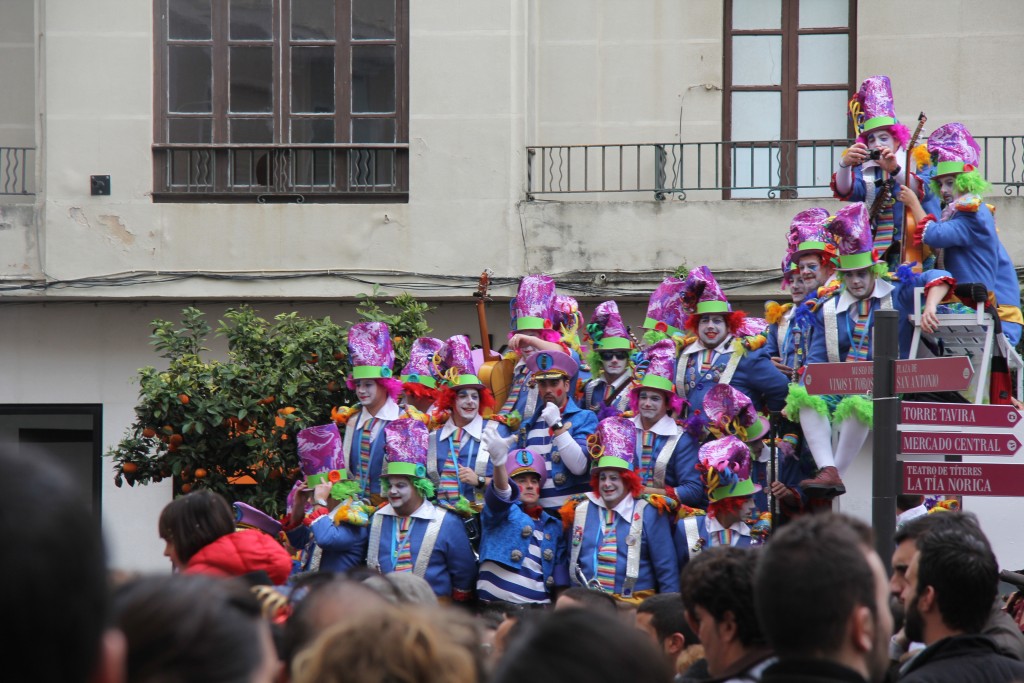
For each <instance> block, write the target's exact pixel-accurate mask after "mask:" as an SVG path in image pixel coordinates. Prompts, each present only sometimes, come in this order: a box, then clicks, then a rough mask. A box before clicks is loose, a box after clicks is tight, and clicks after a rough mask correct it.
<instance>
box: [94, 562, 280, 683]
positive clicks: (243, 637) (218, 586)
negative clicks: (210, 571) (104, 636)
mask: <svg viewBox="0 0 1024 683" xmlns="http://www.w3.org/2000/svg"><path fill="white" fill-rule="evenodd" d="M114 617H115V619H116V621H117V624H118V625H119V626H120V628H121V630H123V631H124V633H125V635H126V636H127V639H128V666H127V679H128V680H129V681H131V682H132V683H270V682H271V681H275V680H276V679H277V676H278V673H279V672H280V669H281V663H280V661H279V660H278V658H277V651H276V649H275V647H274V642H273V639H272V637H271V630H270V622H269V621H268V620H267V619H265V618H264V617H263V613H262V609H261V605H260V603H259V601H258V600H257V599H256V597H255V596H254V595H253V594H252V592H251V591H250V590H249V589H248V587H247V586H246V585H245V583H244V582H242V581H239V580H236V579H222V578H213V577H207V576H198V575H188V574H174V575H170V576H147V577H142V578H139V579H136V580H134V581H129V582H127V583H125V584H123V585H122V586H120V587H119V588H118V589H117V591H116V593H115V594H114Z"/></svg>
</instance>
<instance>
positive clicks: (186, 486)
mask: <svg viewBox="0 0 1024 683" xmlns="http://www.w3.org/2000/svg"><path fill="white" fill-rule="evenodd" d="M191 490H192V484H182V485H181V492H182V493H188V492H189V491H191Z"/></svg>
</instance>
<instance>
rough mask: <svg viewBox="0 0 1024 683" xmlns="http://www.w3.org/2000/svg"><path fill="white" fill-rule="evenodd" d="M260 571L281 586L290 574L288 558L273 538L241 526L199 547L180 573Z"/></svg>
mask: <svg viewBox="0 0 1024 683" xmlns="http://www.w3.org/2000/svg"><path fill="white" fill-rule="evenodd" d="M260 570H263V571H265V572H266V573H267V574H268V575H269V576H270V580H271V581H273V582H274V583H275V584H277V585H281V584H283V583H284V582H285V581H287V580H288V575H289V574H290V573H291V570H292V558H291V556H289V555H288V551H287V550H285V549H284V547H283V546H282V545H281V544H280V543H278V542H277V541H276V540H275V539H274V538H272V537H270V536H268V535H267V534H265V533H263V532H262V531H257V530H256V529H244V530H242V531H236V532H235V533H233V534H228V535H227V536H221V537H220V538H218V539H217V540H216V541H214V542H213V543H211V544H209V545H207V546H204V547H203V548H201V549H200V550H199V552H197V553H196V554H195V555H193V556H192V558H191V559H190V560H189V561H188V564H187V565H185V569H184V573H186V574H207V575H210V576H242V575H243V574H248V573H249V572H255V571H260Z"/></svg>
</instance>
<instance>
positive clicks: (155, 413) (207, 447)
mask: <svg viewBox="0 0 1024 683" xmlns="http://www.w3.org/2000/svg"><path fill="white" fill-rule="evenodd" d="M377 297H379V293H378V292H377V291H376V289H375V291H374V294H373V295H371V296H366V297H364V299H363V301H362V304H361V305H360V306H359V307H357V312H358V313H359V317H360V319H362V320H381V321H384V322H386V323H388V325H389V327H390V328H391V334H392V338H393V340H394V342H395V354H396V361H395V363H396V366H397V367H396V371H397V370H399V369H400V368H401V366H402V365H404V363H405V362H406V360H407V359H408V353H409V347H410V346H411V343H412V340H414V339H415V338H416V337H419V336H423V335H426V334H429V333H430V328H429V327H428V326H427V323H426V314H427V312H428V311H429V310H430V309H429V307H428V306H427V305H426V304H423V303H420V302H418V301H417V300H416V299H415V298H413V297H412V296H410V295H408V294H401V295H399V296H397V297H395V298H394V299H391V300H390V301H388V302H387V305H388V307H389V308H391V309H393V311H394V312H391V313H389V312H387V311H385V310H384V309H383V308H382V307H381V306H380V305H379V304H378V303H377V301H376V298H377ZM152 325H153V334H152V342H151V343H152V344H153V345H154V346H155V347H156V349H157V351H159V352H160V354H161V357H163V358H166V359H167V367H166V368H165V369H163V370H158V369H156V368H154V367H145V368H142V369H140V370H139V373H138V377H137V379H138V382H139V403H138V405H137V406H136V407H135V415H136V419H135V421H134V422H133V423H132V425H131V426H130V427H129V428H128V429H127V432H126V434H125V436H124V438H123V439H122V440H121V441H120V442H119V443H118V444H117V446H115V447H114V448H112V449H111V450H110V451H109V452H108V453H107V456H108V457H111V458H112V459H113V460H114V462H115V464H116V469H117V474H116V475H115V477H114V483H115V484H116V485H117V486H122V485H123V484H124V483H127V484H128V485H130V486H134V485H135V484H148V483H149V482H158V481H161V480H162V479H163V478H165V477H173V478H174V482H175V487H174V488H175V494H176V495H177V494H181V493H188V492H189V491H191V490H192V489H195V488H198V487H202V488H207V489H210V490H213V491H216V492H218V493H221V494H224V495H225V496H226V497H227V498H228V499H229V500H241V501H244V502H247V503H249V504H250V505H253V506H255V507H258V508H260V509H262V510H265V511H266V512H268V513H269V514H272V515H277V514H280V513H281V512H283V509H284V501H285V497H286V496H287V493H288V490H289V489H290V488H291V485H292V483H293V482H294V481H295V480H296V479H297V478H298V477H300V476H301V472H300V471H299V467H298V455H297V453H296V447H295V434H296V433H297V432H298V431H299V430H301V429H304V428H305V427H309V426H312V425H318V424H325V423H327V422H329V421H330V420H331V413H332V409H334V408H336V407H337V406H341V405H346V404H348V403H351V402H352V401H353V400H354V397H353V396H352V394H351V392H349V390H348V389H347V388H346V386H345V377H346V376H347V375H348V370H349V365H348V359H347V357H346V350H345V349H346V344H345V342H346V339H347V334H346V331H347V325H345V326H341V325H338V324H336V323H333V322H331V320H330V318H323V319H315V318H307V317H302V316H299V315H298V314H297V313H284V314H281V315H278V316H276V317H275V318H274V319H273V322H269V321H267V320H265V319H263V318H261V317H259V316H258V315H257V314H256V312H255V311H254V310H253V309H251V308H250V307H248V306H242V307H239V308H234V309H229V310H228V311H227V312H225V314H224V320H222V321H220V322H219V327H218V328H217V330H216V334H217V335H218V336H222V337H224V338H225V339H226V340H227V345H228V355H227V359H226V360H223V361H222V360H216V359H210V358H207V357H205V355H204V354H205V353H206V352H208V349H207V348H206V347H205V346H204V344H205V343H206V340H207V338H208V337H209V334H210V332H211V327H210V325H209V324H207V322H206V319H205V316H204V314H203V312H202V311H200V310H198V309H196V308H191V307H190V308H186V309H184V310H183V311H182V319H181V322H180V324H174V323H172V322H169V321H166V320H154V321H153V323H152Z"/></svg>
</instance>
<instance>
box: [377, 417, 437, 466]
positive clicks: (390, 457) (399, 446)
mask: <svg viewBox="0 0 1024 683" xmlns="http://www.w3.org/2000/svg"><path fill="white" fill-rule="evenodd" d="M428 436H429V432H428V431H427V425H425V424H423V423H422V422H420V421H419V420H413V419H411V418H407V417H404V418H401V419H398V420H392V421H391V422H388V423H387V424H385V425H384V474H385V476H389V475H402V476H406V477H425V476H427V440H428Z"/></svg>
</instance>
